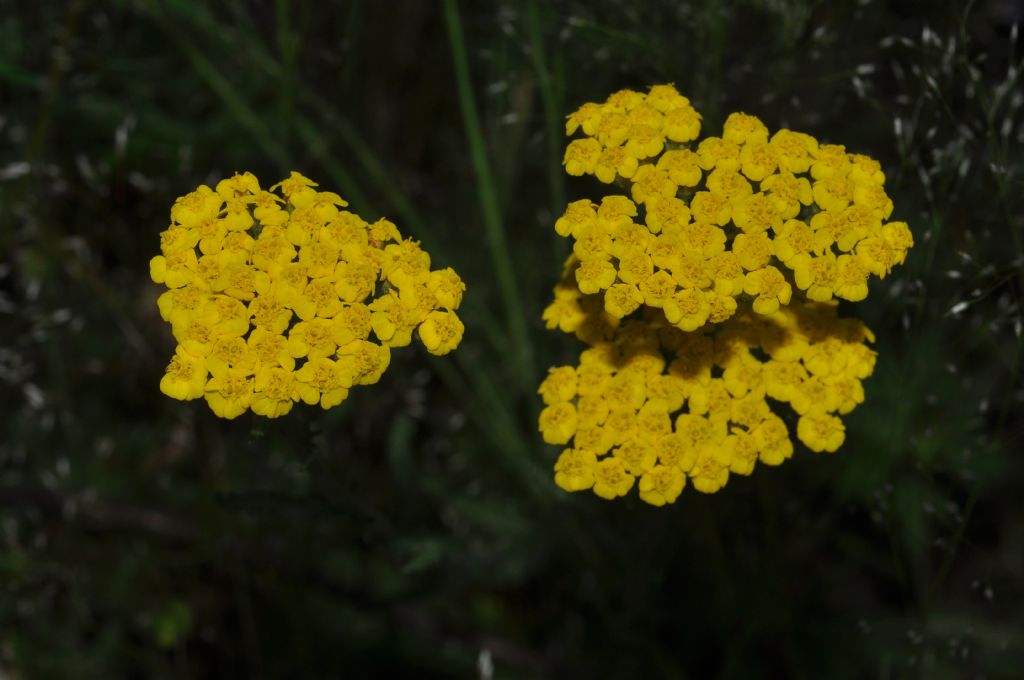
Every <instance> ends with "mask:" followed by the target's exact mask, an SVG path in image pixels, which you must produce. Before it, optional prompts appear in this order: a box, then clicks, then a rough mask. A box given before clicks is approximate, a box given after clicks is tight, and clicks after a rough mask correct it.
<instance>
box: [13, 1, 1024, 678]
mask: <svg viewBox="0 0 1024 680" xmlns="http://www.w3.org/2000/svg"><path fill="white" fill-rule="evenodd" d="M0 6H2V8H3V9H2V11H0V103H2V106H0V253H2V254H3V260H2V264H0V403H3V404H4V410H3V415H2V416H0V418H2V420H0V432H2V436H0V676H3V677H9V678H77V677H81V678H115V677H117V678H121V677H123V678H142V677H146V678H186V677H187V678H207V677H209V678H214V677H216V678H230V677H245V678H261V677H284V676H287V677H334V676H337V677H341V676H349V677H351V676H369V675H373V676H376V677H397V676H405V675H412V674H413V673H416V674H417V675H418V676H420V677H432V676H437V677H442V676H458V677H473V676H475V675H479V676H481V677H496V678H515V677H555V676H557V677H572V676H579V677H635V676H639V675H640V673H641V672H647V673H653V674H655V675H656V676H658V677H679V678H686V677H700V678H707V677H721V678H760V677H766V678H770V677H790V678H845V677H877V678H930V679H931V678H961V677H978V678H980V677H986V678H1012V677H1020V676H1019V673H1020V669H1021V668H1024V621H1022V619H1021V617H1020V612H1021V610H1022V606H1024V579H1022V574H1024V500H1022V499H1024V494H1021V492H1020V488H1021V484H1022V481H1024V470H1022V461H1021V457H1020V450H1021V448H1022V447H1021V439H1022V437H1021V435H1022V432H1024V420H1022V417H1021V416H1022V410H1021V403H1022V400H1024V384H1022V381H1021V370H1020V368H1021V366H1020V362H1021V346H1022V342H1021V332H1022V316H1021V314H1022V311H1021V306H1020V303H1021V296H1022V294H1024V198H1022V196H1024V185H1022V178H1024V154H1022V149H1024V114H1022V104H1024V89H1022V87H1021V84H1020V79H1021V67H1022V65H1024V62H1022V43H1021V38H1020V36H1019V33H1018V30H1017V28H1016V22H1019V21H1021V19H1024V6H1022V5H1021V3H1020V2H1014V1H1012V0H979V1H978V2H974V3H971V4H968V5H963V6H959V5H958V4H957V3H930V2H921V1H919V0H891V1H890V2H882V1H880V0H863V1H861V2H826V1H825V0H742V1H740V2H730V3H725V2H721V3H720V2H716V1H715V0H693V1H692V2H685V3H680V2H670V1H668V0H665V1H664V2H628V1H619V0H587V1H585V2H584V1H582V0H580V1H574V0H561V1H559V2H550V3H549V2H539V1H533V0H524V1H523V2H501V3H498V2H477V3H471V2H468V1H463V2H457V1H456V0H445V1H439V2H426V1H424V2H412V1H410V2H371V1H369V0H349V1H347V2H341V1H337V2H316V3H305V2H289V1H288V0H277V1H276V2H269V1H258V0H232V1H225V2H221V3H205V2H201V1H199V0H163V1H155V0H153V1H146V0H119V1H114V0H108V1H107V2H86V1H84V0H69V1H68V2H23V3H15V2H13V0H9V1H7V0H5V1H3V2H0ZM657 82H675V83H676V84H677V86H678V87H679V88H680V90H682V91H683V92H684V93H686V94H687V95H688V96H689V97H690V98H691V99H692V100H693V102H694V104H695V105H696V107H697V108H698V110H700V111H701V112H702V113H703V114H704V116H705V129H706V130H708V131H711V132H715V131H717V130H720V125H721V122H722V120H723V119H724V117H725V115H727V113H728V112H730V111H733V110H743V111H747V112H750V113H754V114H757V115H759V116H761V117H762V118H763V119H764V120H765V121H766V122H767V123H768V125H769V126H770V127H772V128H777V127H780V126H790V127H793V128H795V129H798V130H804V131H807V132H810V133H812V134H814V135H816V136H817V137H819V138H820V139H823V140H827V141H830V142H838V143H844V144H846V145H847V147H848V148H849V149H851V150H854V151H858V152H862V153H867V154H869V155H872V156H874V157H876V158H878V159H880V160H881V161H882V163H883V166H884V167H885V168H886V170H887V174H888V183H887V188H888V189H889V192H890V194H891V195H892V196H893V197H894V200H895V203H896V217H898V218H899V219H905V220H907V221H908V222H909V223H910V224H911V227H912V229H913V230H914V232H915V235H916V238H917V246H916V247H915V248H914V249H913V250H912V251H911V254H910V257H909V259H908V262H907V264H906V266H904V267H903V268H901V269H899V270H898V271H897V272H896V273H895V274H894V275H893V276H891V277H890V278H888V279H886V280H885V281H884V282H881V283H876V284H874V285H873V289H872V293H871V296H870V297H869V299H868V300H867V301H866V302H865V303H862V304H859V305H857V312H856V313H858V314H860V315H862V316H864V317H865V318H866V320H867V321H868V322H869V324H870V325H871V326H872V327H873V328H874V329H875V330H876V331H877V333H878V342H877V349H878V351H879V358H880V361H879V366H878V370H877V372H876V375H875V376H874V377H873V378H871V379H870V380H869V381H868V382H867V385H866V387H867V393H868V399H867V402H866V403H865V404H864V405H863V406H862V407H861V408H860V409H858V410H857V411H856V412H855V413H854V414H853V416H852V417H851V418H850V419H849V420H848V426H849V436H848V440H847V443H846V445H845V446H844V447H843V448H842V449H841V451H840V452H839V453H838V454H835V455H819V456H815V455H813V454H811V453H809V452H807V451H806V450H800V451H798V452H797V454H796V456H795V457H794V459H793V460H792V461H790V462H789V463H787V464H786V465H784V466H782V467H781V468H775V469H770V468H764V467H761V468H759V469H758V470H756V471H755V474H754V475H753V476H752V477H750V478H745V479H743V478H737V479H734V480H732V481H731V482H730V484H729V485H728V487H726V489H725V490H724V492H722V493H719V494H716V495H713V496H701V495H700V494H698V493H695V492H693V490H692V489H687V490H686V491H685V492H684V494H683V496H682V497H681V498H680V499H679V501H678V502H677V503H676V504H675V505H674V506H672V507H670V508H666V509H656V508H651V507H648V506H646V505H644V504H642V503H640V502H639V501H637V500H636V499H635V498H633V499H631V500H629V501H625V502H615V503H606V502H603V501H601V500H600V499H597V498H596V497H593V496H591V495H586V494H582V495H579V496H570V495H567V494H563V493H561V492H560V491H558V490H557V489H556V488H555V487H554V485H553V483H552V482H551V480H550V466H551V465H552V463H553V460H554V456H555V454H556V451H555V449H554V447H546V446H544V445H543V443H542V442H541V441H540V438H539V435H537V434H536V431H535V430H536V426H535V418H536V414H537V412H538V410H539V400H538V398H537V397H536V395H535V394H534V390H535V386H536V384H537V382H538V380H539V376H540V375H542V373H543V371H544V370H545V369H546V367H547V366H550V365H552V364H555V363H561V362H567V361H571V359H572V357H574V356H575V354H576V352H577V351H578V347H577V344H576V341H575V340H573V339H572V338H569V337H567V336H563V335H562V334H560V333H557V332H547V331H545V330H544V329H543V327H542V325H541V323H540V320H539V316H540V310H541V309H542V307H543V306H544V305H545V304H546V301H547V297H548V295H549V291H550V287H551V286H552V284H553V283H554V281H555V279H556V278H557V276H558V272H559V262H560V259H561V258H562V257H563V256H564V254H565V250H566V243H565V242H564V241H562V240H561V239H558V238H556V237H555V235H554V234H553V230H552V224H553V220H554V217H555V216H556V215H557V214H559V213H560V211H561V209H562V207H563V206H564V205H565V202H566V201H567V200H569V199H571V198H579V197H583V196H595V195H598V192H599V190H600V187H599V186H598V185H597V183H596V182H595V181H593V180H591V179H587V178H584V179H581V180H572V179H569V178H567V177H565V176H564V173H563V172H562V169H561V166H560V160H561V151H562V149H563V145H564V138H563V131H562V123H563V117H564V116H565V115H566V114H567V113H568V112H569V111H571V110H572V109H574V108H575V107H576V106H578V105H579V104H580V103H582V102H584V101H590V100H595V99H603V98H604V97H605V96H606V95H607V94H608V93H609V92H611V91H612V90H613V89H616V88H620V87H634V88H643V87H646V86H647V85H649V84H652V83H657ZM245 169H248V170H251V171H253V172H255V173H256V174H257V175H258V176H259V177H260V178H261V179H263V180H264V182H266V183H268V184H269V183H270V182H271V181H273V180H275V179H277V178H279V177H283V176H285V175H286V174H287V172H288V171H289V170H291V169H298V170H301V171H302V172H304V173H306V174H308V175H309V176H311V177H314V178H317V179H319V180H320V181H321V183H322V185H323V186H324V187H326V188H329V189H333V190H336V191H338V192H340V193H341V194H342V195H344V196H346V197H347V198H348V199H349V200H350V201H351V202H352V204H353V205H354V207H355V209H356V210H357V211H359V212H360V213H362V214H364V215H365V216H367V217H373V216H377V215H387V216H390V217H392V218H393V219H394V220H395V221H396V222H398V223H399V225H400V227H401V228H402V229H403V231H404V232H405V233H408V234H411V235H413V236H415V237H416V238H419V239H422V241H423V242H424V244H425V246H426V247H427V248H428V249H429V250H430V252H431V253H432V254H433V256H434V262H435V263H437V265H440V266H454V267H455V268H456V269H457V270H458V271H459V272H460V273H461V274H462V275H463V277H464V278H465V279H466V280H467V281H468V283H469V286H470V289H469V294H468V298H467V301H466V303H465V307H464V309H465V317H464V318H465V320H466V326H467V329H468V331H467V335H466V340H465V343H464V345H463V347H462V349H461V350H460V351H459V352H457V353H456V354H453V355H451V356H449V357H447V358H445V359H441V360H436V359H434V358H432V357H430V356H429V355H427V354H426V353H425V352H423V351H418V350H411V349H410V350H407V351H405V352H401V353H398V354H397V355H396V361H395V363H394V364H393V365H392V367H391V369H390V370H389V371H388V373H387V374H386V375H385V378H384V380H383V381H382V383H381V384H379V385H377V386H375V387H372V388H363V389H360V390H356V391H354V392H353V393H352V396H351V397H350V399H349V400H348V401H347V402H346V403H345V404H344V405H343V407H341V408H339V409H336V410H334V411H331V412H329V413H321V412H319V411H314V410H313V409H309V408H297V409H296V410H295V411H294V412H293V413H292V414H291V415H289V416H288V417H286V418H283V419H280V420H279V421H266V420H261V419H259V418H256V417H253V416H251V414H247V416H245V417H243V418H242V419H239V420H237V421H233V422H226V421H222V420H218V419H217V418H216V417H214V416H213V415H212V413H211V412H210V411H209V409H207V408H206V407H205V406H204V405H203V404H201V403H186V404H183V403H179V402H175V401H172V400H170V399H167V398H165V397H163V395H161V394H160V393H159V391H158V389H157V384H158V381H159V377H160V375H161V373H162V370H163V367H164V365H165V363H166V360H167V358H168V356H169V355H170V352H171V348H172V347H173V341H172V338H171V336H170V332H169V329H168V328H167V327H166V325H165V324H163V322H161V320H160V318H159V316H158V314H157V311H156V305H155V299H156V295H157V294H158V292H159V290H158V288H157V287H156V286H155V285H153V284H152V283H150V282H149V279H148V276H147V273H148V272H147V262H148V260H149V258H150V257H151V256H152V255H153V254H155V253H156V250H157V248H158V239H157V234H158V233H159V231H160V230H162V229H163V228H165V227H166V225H167V219H168V218H167V214H168V210H169V207H170V205H171V203H172V201H173V199H174V198H175V197H176V196H178V195H180V194H183V193H185V192H187V191H189V190H191V189H192V188H194V187H195V186H196V185H198V184H199V183H201V182H213V181H216V179H218V178H220V177H223V176H226V175H230V174H231V173H232V172H234V171H236V170H245Z"/></svg>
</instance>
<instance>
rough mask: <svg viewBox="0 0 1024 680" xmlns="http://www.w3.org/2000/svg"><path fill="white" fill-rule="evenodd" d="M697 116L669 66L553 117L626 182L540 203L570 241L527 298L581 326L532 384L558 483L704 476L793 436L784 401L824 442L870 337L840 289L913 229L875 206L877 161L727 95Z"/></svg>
mask: <svg viewBox="0 0 1024 680" xmlns="http://www.w3.org/2000/svg"><path fill="white" fill-rule="evenodd" d="M700 122H701V117H700V114H698V113H697V112H696V111H695V110H694V109H693V107H692V106H691V105H690V102H689V101H688V100H687V99H686V98H685V97H683V96H682V95H681V94H679V93H678V92H677V91H676V90H675V88H674V87H672V86H671V85H656V86H654V87H652V88H650V90H649V91H648V92H647V93H646V94H644V93H640V92H634V91H631V90H624V91H621V92H617V93H615V94H613V95H612V96H611V97H609V98H608V100H607V101H606V102H605V103H603V104H596V103H590V104H585V105H583V106H582V107H581V108H580V109H579V110H578V111H576V112H575V113H573V114H571V115H570V116H569V117H568V122H567V124H566V133H567V134H568V135H573V134H575V133H577V132H578V131H581V132H582V134H583V137H582V138H579V139H575V140H573V141H572V142H570V143H569V145H568V148H567V149H566V153H565V169H566V171H567V172H568V173H569V174H570V175H584V174H588V175H594V176H596V177H597V178H598V179H599V180H600V181H602V182H604V183H606V184H610V183H613V182H614V183H616V184H618V185H619V186H621V187H622V188H623V189H624V190H625V193H624V194H622V195H607V196H604V197H603V198H602V199H601V200H600V202H597V203H595V202H594V201H591V200H589V199H583V200H579V201H574V202H572V203H570V204H569V206H568V207H567V209H566V211H565V214H564V215H562V216H561V217H560V218H558V220H557V221H556V222H555V231H556V232H557V233H558V234H559V235H560V236H562V237H568V238H571V239H572V241H573V252H572V254H571V255H570V256H569V258H568V260H567V261H566V263H565V267H564V269H563V273H562V277H561V280H560V281H559V283H558V284H557V285H556V286H555V289H554V300H553V301H552V303H551V304H550V305H549V306H548V307H547V308H546V309H545V310H544V315H543V318H544V321H545V324H546V325H547V327H548V328H549V329H554V328H558V329H560V330H562V331H563V332H566V333H573V334H575V335H576V337H577V338H579V339H580V340H581V341H583V342H584V343H586V344H587V345H589V348H588V349H586V350H584V351H583V353H582V354H581V355H580V361H579V365H578V366H562V367H558V368H554V369H552V370H551V372H550V374H549V375H548V377H547V379H546V380H545V381H544V382H543V383H542V385H541V387H540V394H541V395H542V397H543V399H544V403H545V408H544V410H543V411H542V413H541V415H540V430H541V433H542V435H543V437H544V440H545V441H546V442H547V443H549V444H557V445H564V446H568V447H569V448H567V449H565V451H564V452H563V453H562V455H561V456H560V457H559V459H558V462H557V463H556V465H555V481H556V483H557V484H558V485H559V486H560V487H562V488H563V489H565V490H567V491H580V490H584V489H593V490H594V492H595V493H596V494H597V495H599V496H601V497H603V498H614V497H617V496H622V495H624V494H626V493H627V492H628V491H629V490H630V489H631V488H632V487H633V485H634V483H635V482H636V483H637V484H638V486H639V491H640V497H641V498H642V499H643V500H645V501H647V502H648V503H652V504H654V505H664V504H665V503H671V502H673V501H674V500H675V499H676V497H677V496H678V495H679V493H680V492H681V491H682V489H683V487H684V485H685V483H686V480H687V478H689V479H690V480H691V481H692V483H693V486H694V488H696V489H697V490H698V491H702V492H705V493H712V492H715V491H717V490H718V489H720V488H721V487H722V486H723V485H724V484H725V483H726V481H727V480H728V477H729V473H730V472H732V473H736V474H740V475H747V474H750V473H751V471H752V470H753V468H754V464H755V462H756V461H758V460H760V461H761V462H763V463H765V464H768V465H778V464H780V463H781V462H782V461H783V460H785V459H787V458H789V457H790V456H791V455H792V453H793V440H792V438H791V435H790V425H789V424H787V421H786V420H784V419H783V417H786V418H788V419H789V420H790V421H792V420H794V417H793V415H787V413H789V414H795V427H794V428H793V429H795V436H796V437H797V439H799V440H800V441H801V442H803V444H804V445H806V446H807V447H808V448H809V449H811V450H812V451H817V452H820V451H829V452H832V451H835V450H836V449H837V448H838V447H839V446H840V445H841V444H842V442H843V440H844V438H845V428H844V426H843V423H842V421H841V420H840V418H839V416H841V415H844V414H846V413H849V412H850V411H851V410H852V409H854V408H855V407H856V406H857V404H859V403H861V402H862V401H863V400H864V390H863V387H862V384H861V381H862V380H863V379H864V378H866V377H867V376H869V375H870V374H871V372H872V371H873V369H874V362H875V359H874V357H875V354H874V352H873V351H872V350H871V349H870V348H869V347H868V344H867V343H868V342H873V340H874V337H873V336H872V334H871V332H870V331H869V330H868V329H867V328H866V327H865V326H864V325H863V324H862V323H861V322H860V321H858V320H856V319H843V318H840V317H839V315H838V311H837V305H838V301H839V300H849V301H858V300H862V299H864V298H865V297H866V296H867V293H868V286H867V283H868V279H869V277H870V276H872V275H874V276H878V277H880V278H884V277H885V276H886V274H888V273H889V272H890V271H891V270H892V268H893V267H894V266H896V265H898V264H902V263H903V261H904V259H905V257H906V253H907V250H908V249H909V248H910V247H911V246H912V245H913V237H912V235H911V233H910V230H909V228H908V227H907V225H906V224H905V223H903V222H888V221H887V220H888V219H889V217H890V215H891V213H892V210H893V205H892V201H891V200H890V199H889V197H888V196H887V195H886V193H885V189H884V182H885V176H884V174H883V173H882V171H881V168H880V166H879V164H878V163H877V162H875V161H874V160H872V159H870V158H868V157H866V156H862V155H859V154H851V153H847V152H846V149H845V148H844V147H842V146H840V145H830V144H820V143H819V142H818V141H817V140H815V139H814V138H813V137H811V136H810V135H806V134H803V133H799V132H793V131H791V130H779V131H777V132H775V133H774V134H769V130H768V128H767V127H766V126H765V125H764V124H763V123H762V122H761V121H760V120H758V119H757V118H755V117H754V116H750V115H747V114H743V113H734V114H732V115H730V116H729V117H728V119H727V120H726V122H725V126H724V130H723V132H722V135H721V136H720V137H705V138H704V139H703V140H701V141H699V142H697V139H698V137H699V136H700V131H701V129H700V128H701V124H700ZM783 405H788V407H789V411H788V412H787V413H783V412H776V411H775V410H773V409H774V408H777V407H779V406H783ZM637 480H639V482H637Z"/></svg>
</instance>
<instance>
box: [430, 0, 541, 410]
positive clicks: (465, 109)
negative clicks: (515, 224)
mask: <svg viewBox="0 0 1024 680" xmlns="http://www.w3.org/2000/svg"><path fill="white" fill-rule="evenodd" d="M444 14H445V23H446V24H447V26H448V37H449V41H450V43H451V50H452V61H453V64H454V67H455V80H456V86H457V89H458V97H459V107H460V108H461V109H462V118H463V122H464V124H465V128H466V141H467V143H468V145H469V154H470V159H471V160H472V162H473V171H474V173H475V175H476V185H477V194H478V195H479V197H480V209H481V212H482V214H483V226H484V233H485V235H486V237H487V245H488V248H489V250H490V254H491V261H492V263H493V265H494V271H495V275H496V277H497V279H498V289H499V292H500V294H501V298H502V303H503V305H504V307H505V317H506V323H507V325H508V331H509V335H510V336H511V339H512V344H513V346H514V347H515V350H514V351H515V360H516V364H517V365H518V369H519V370H518V372H519V374H520V379H521V380H522V381H523V384H524V388H525V389H526V390H527V391H532V386H533V385H534V384H535V383H536V380H535V376H534V371H533V360H532V350H531V346H530V340H529V336H528V334H527V328H526V319H525V316H524V313H523V304H522V301H521V299H520V296H519V284H518V282H517V281H516V277H515V271H514V267H513V263H512V257H511V254H510V252H509V248H508V243H507V241H506V239H505V231H504V226H503V224H502V218H501V211H500V210H499V208H498V195H497V191H496V189H495V184H494V176H493V175H492V173H491V167H490V164H489V163H488V162H487V146H486V143H485V142H484V135H483V131H482V130H481V127H480V120H479V118H478V117H477V112H476V105H475V102H474V100H473V86H472V82H471V80H470V74H469V58H468V56H467V54H466V42H465V38H464V36H463V33H462V22H461V20H460V18H459V9H458V5H457V3H456V0H444Z"/></svg>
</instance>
